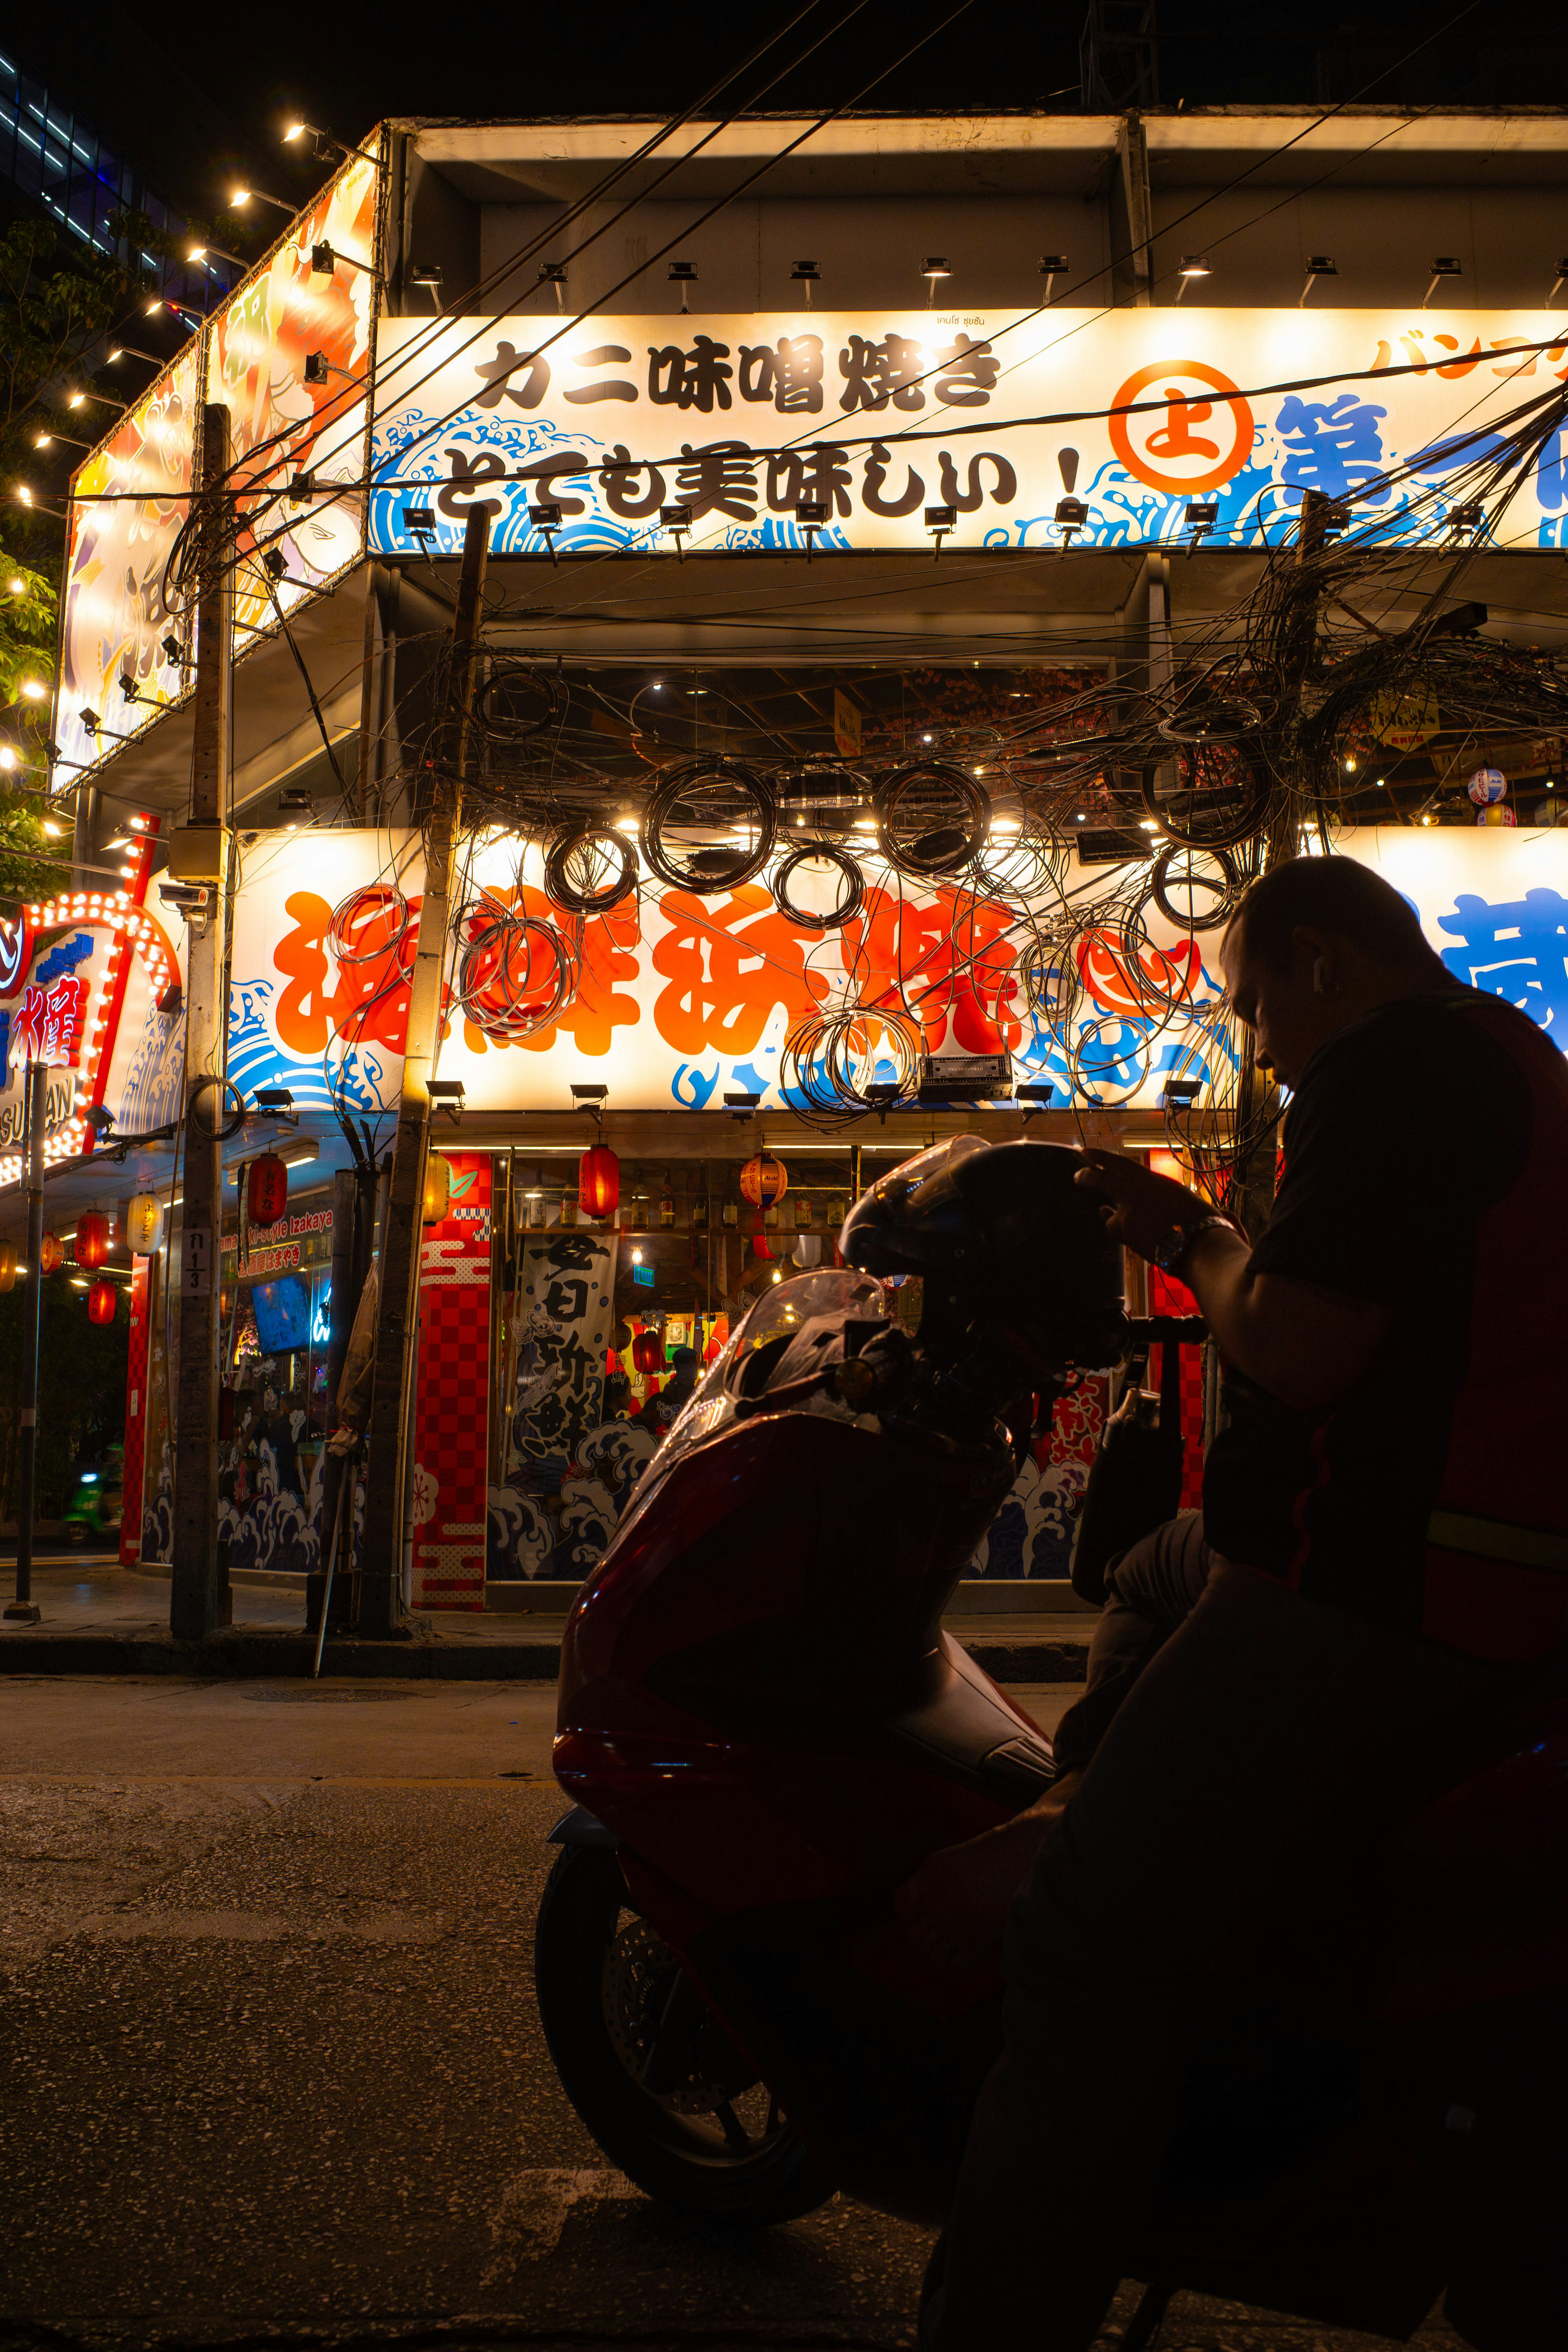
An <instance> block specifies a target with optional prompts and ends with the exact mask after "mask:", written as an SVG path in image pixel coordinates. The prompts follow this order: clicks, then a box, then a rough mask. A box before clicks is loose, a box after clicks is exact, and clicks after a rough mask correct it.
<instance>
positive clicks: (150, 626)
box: [54, 342, 201, 775]
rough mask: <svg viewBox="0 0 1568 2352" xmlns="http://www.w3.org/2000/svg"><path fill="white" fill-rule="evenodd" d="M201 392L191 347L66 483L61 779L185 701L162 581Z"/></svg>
mask: <svg viewBox="0 0 1568 2352" xmlns="http://www.w3.org/2000/svg"><path fill="white" fill-rule="evenodd" d="M200 382H201V376H200V368H199V355H198V346H197V345H196V344H195V343H194V342H193V343H192V344H191V345H190V346H189V348H188V349H187V350H186V351H184V352H182V353H181V355H180V357H179V358H178V359H177V360H176V361H175V362H174V365H173V366H172V367H171V368H168V369H166V370H165V372H164V373H163V374H162V375H161V376H160V377H159V378H158V381H157V383H155V384H153V387H152V389H151V391H149V392H147V393H144V394H142V398H141V399H140V400H138V401H137V402H136V403H135V404H134V405H133V406H132V407H131V408H129V409H127V411H126V413H125V415H123V416H122V417H121V420H120V423H119V424H118V425H116V426H115V428H114V430H113V432H112V433H111V434H110V436H109V437H108V439H107V440H106V441H105V442H103V443H102V445H101V446H100V447H99V448H97V449H95V450H94V451H93V453H92V455H91V457H89V459H88V460H87V463H86V464H85V465H84V466H83V467H81V469H80V471H79V473H78V474H77V476H76V477H75V479H74V481H73V482H72V485H71V505H70V511H69V516H68V522H67V527H66V566H65V611H64V614H63V617H62V622H61V629H60V683H59V693H58V700H57V703H56V708H55V722H54V736H55V740H56V742H57V743H58V746H59V751H60V757H61V760H62V762H64V763H66V773H67V774H68V775H71V774H75V773H76V772H78V771H79V770H81V769H85V768H90V767H94V766H96V765H97V763H98V762H99V761H100V760H102V759H106V758H108V757H109V756H110V754H112V753H113V752H114V751H117V750H118V749H119V746H120V740H121V738H124V737H126V736H134V735H139V734H140V733H141V731H142V728H143V727H145V726H146V725H147V724H148V723H149V721H150V720H152V719H156V718H157V717H158V716H159V715H160V714H161V713H162V712H163V710H165V709H167V708H168V706H169V705H170V704H171V703H172V702H176V701H177V700H178V699H179V698H180V696H181V695H182V694H183V693H184V690H185V686H186V681H187V673H186V671H185V670H184V668H183V667H182V666H181V664H180V663H179V662H178V661H174V660H171V659H170V656H169V654H168V651H167V649H166V647H165V646H164V645H163V639H164V638H165V637H166V636H168V635H170V632H171V627H172V622H171V617H170V614H169V609H168V606H167V604H165V603H164V601H163V576H164V571H165V567H166V566H167V563H168V561H169V556H170V553H171V551H173V548H174V541H175V539H176V538H177V537H178V535H179V533H180V530H182V528H183V527H184V520H185V515H186V512H187V508H188V499H189V493H190V488H191V469H192V465H193V463H194V457H195V428H196V407H197V404H198V400H199V389H198V387H199V385H200ZM127 685H129V686H130V688H131V689H132V691H131V692H130V693H129V694H127V692H126V691H125V688H126V686H127ZM84 712H88V713H90V714H91V716H90V719H86V718H84V717H83V713H84ZM98 722H101V724H102V727H103V729H104V730H105V731H104V732H103V733H101V734H100V732H99V731H98Z"/></svg>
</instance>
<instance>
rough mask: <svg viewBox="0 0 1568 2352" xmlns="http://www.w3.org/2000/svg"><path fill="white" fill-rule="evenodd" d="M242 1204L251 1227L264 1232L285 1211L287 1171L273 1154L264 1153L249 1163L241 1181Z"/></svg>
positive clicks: (271, 1152)
mask: <svg viewBox="0 0 1568 2352" xmlns="http://www.w3.org/2000/svg"><path fill="white" fill-rule="evenodd" d="M245 1205H246V1211H247V1214H248V1216H249V1218H250V1222H251V1224H252V1226H253V1227H254V1228H255V1230H256V1231H258V1232H259V1233H265V1232H266V1231H267V1229H268V1226H270V1225H275V1224H276V1223H278V1220H279V1217H281V1216H284V1215H285V1214H286V1213H287V1212H288V1208H289V1171H288V1170H287V1168H285V1167H284V1165H283V1162H282V1161H281V1160H279V1157H278V1154H277V1153H276V1152H275V1151H264V1152H263V1153H262V1155H261V1157H260V1159H259V1160H252V1161H251V1163H250V1172H249V1174H248V1175H247V1178H246V1180H245Z"/></svg>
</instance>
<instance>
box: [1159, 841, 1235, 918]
mask: <svg viewBox="0 0 1568 2352" xmlns="http://www.w3.org/2000/svg"><path fill="white" fill-rule="evenodd" d="M1200 859H1203V860H1207V861H1208V862H1209V863H1210V864H1212V865H1213V866H1215V868H1216V869H1217V879H1215V878H1211V877H1210V876H1209V875H1207V874H1205V873H1204V872H1203V871H1202V868H1201V866H1199V864H1198V861H1199V860H1200ZM1183 861H1184V864H1183ZM1173 885H1174V887H1176V888H1177V889H1178V890H1181V889H1184V890H1185V892H1186V895H1187V898H1188V901H1189V903H1188V905H1187V906H1186V907H1184V908H1183V907H1178V906H1177V905H1176V903H1175V901H1174V899H1173V897H1172V895H1171V892H1172V887H1173ZM1240 890H1241V877H1240V876H1239V875H1238V873H1237V868H1236V861H1235V859H1234V858H1233V857H1232V856H1231V855H1230V853H1229V851H1228V850H1226V849H1194V848H1193V847H1192V846H1191V845H1190V844H1188V843H1185V842H1174V841H1173V842H1167V843H1166V845H1165V846H1164V848H1163V849H1162V850H1161V852H1160V855H1159V856H1158V857H1156V858H1155V860H1154V863H1153V866H1152V867H1151V869H1150V874H1149V898H1150V899H1152V902H1153V904H1154V905H1155V906H1156V907H1158V908H1159V910H1160V912H1161V914H1162V915H1163V917H1164V918H1165V920H1166V921H1167V922H1168V923H1170V924H1172V925H1173V927H1174V928H1175V929H1177V930H1178V931H1215V930H1218V929H1219V927H1220V925H1221V924H1222V923H1228V922H1229V920H1230V919H1231V916H1232V914H1233V913H1234V911H1235V908H1236V902H1237V898H1238V896H1239V895H1240ZM1200 891H1202V892H1204V893H1205V894H1206V895H1205V900H1204V904H1205V909H1206V911H1205V912H1202V913H1200V912H1199V909H1198V898H1197V894H1198V893H1199V892H1200Z"/></svg>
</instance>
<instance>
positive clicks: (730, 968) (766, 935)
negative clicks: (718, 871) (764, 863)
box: [653, 882, 827, 1054]
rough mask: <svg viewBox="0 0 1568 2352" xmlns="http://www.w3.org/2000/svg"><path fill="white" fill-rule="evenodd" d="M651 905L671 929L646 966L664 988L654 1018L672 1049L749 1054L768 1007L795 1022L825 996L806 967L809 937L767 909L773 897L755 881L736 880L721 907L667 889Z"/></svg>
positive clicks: (766, 1019) (823, 988)
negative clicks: (707, 1048)
mask: <svg viewBox="0 0 1568 2352" xmlns="http://www.w3.org/2000/svg"><path fill="white" fill-rule="evenodd" d="M658 903H659V910H660V912H661V913H662V914H663V916H664V918H665V920H666V921H667V922H668V924H669V926H670V929H668V931H667V932H666V934H665V936H664V937H663V939H661V940H659V942H658V946H657V947H656V948H655V949H654V951H653V968H654V970H655V971H658V972H662V973H663V974H664V976H665V978H666V979H667V980H668V982H669V986H668V988H666V989H664V990H662V991H661V992H660V994H659V996H658V1000H657V1002H656V1003H655V1005H654V1008H653V1019H654V1026H655V1028H656V1029H657V1030H658V1034H659V1035H660V1036H661V1037H662V1038H663V1039H664V1041H665V1044H666V1045H673V1046H674V1047H675V1049H676V1051H677V1053H679V1054H700V1053H701V1052H702V1050H703V1048H704V1046H707V1045H715V1046H717V1047H718V1048H719V1050H720V1052H721V1053H724V1054H749V1053H750V1052H751V1051H752V1047H753V1046H754V1045H756V1044H757V1042H758V1040H759V1039H760V1038H761V1036H762V1034H763V1030H764V1029H765V1028H766V1027H767V1025H768V1023H769V1021H770V1020H771V1019H772V1018H773V1011H774V1008H775V1006H777V1005H781V1004H782V1005H783V1006H784V1010H785V1012H786V1013H787V1014H788V1016H789V1018H790V1019H791V1021H795V1020H797V1019H798V1018H799V1017H800V1015H801V1014H802V1013H811V1012H814V1011H815V1010H816V1006H817V1005H818V1004H820V1003H821V1002H822V1000H823V998H824V997H825V996H826V993H827V982H826V980H825V979H823V978H822V977H821V976H820V974H818V973H817V972H815V971H807V969H806V963H805V958H806V953H807V950H808V949H809V948H811V947H812V946H814V945H815V944H816V934H815V933H814V932H810V931H805V930H803V929H801V928H800V926H799V925H798V924H795V923H792V922H791V921H790V919H789V918H788V916H787V915H781V914H779V913H777V912H776V911H773V912H769V911H767V910H768V909H770V908H772V907H773V900H772V898H770V897H769V894H768V893H767V891H766V890H763V889H762V888H760V887H758V886H757V885H756V884H755V883H751V882H746V883H742V884H741V885H740V886H739V887H738V888H736V889H733V890H731V893H730V895H729V897H728V898H727V899H726V901H725V903H724V904H723V906H721V907H720V906H716V905H713V904H712V903H711V902H710V901H709V900H707V899H704V898H697V897H695V896H694V895H693V894H692V893H691V892H689V891H687V890H667V891H666V892H665V894H664V896H663V898H661V899H660V900H659V902H658Z"/></svg>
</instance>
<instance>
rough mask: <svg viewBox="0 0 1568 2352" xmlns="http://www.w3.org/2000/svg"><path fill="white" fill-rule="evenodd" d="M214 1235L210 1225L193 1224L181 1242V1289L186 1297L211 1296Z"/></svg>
mask: <svg viewBox="0 0 1568 2352" xmlns="http://www.w3.org/2000/svg"><path fill="white" fill-rule="evenodd" d="M212 1287H213V1237H212V1227H211V1226H210V1225H193V1226H192V1227H191V1228H190V1230H189V1231H188V1232H187V1233H185V1234H184V1235H183V1236H182V1238H181V1243H180V1291H181V1295H182V1297H185V1298H210V1297H212Z"/></svg>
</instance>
